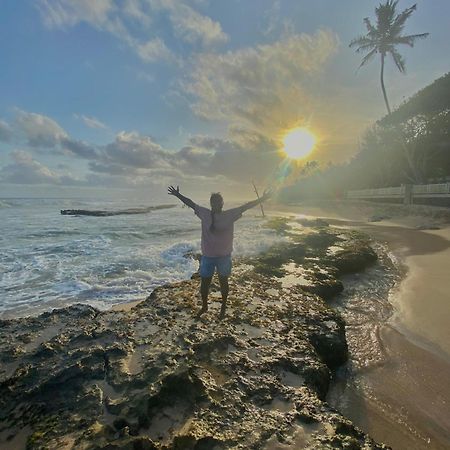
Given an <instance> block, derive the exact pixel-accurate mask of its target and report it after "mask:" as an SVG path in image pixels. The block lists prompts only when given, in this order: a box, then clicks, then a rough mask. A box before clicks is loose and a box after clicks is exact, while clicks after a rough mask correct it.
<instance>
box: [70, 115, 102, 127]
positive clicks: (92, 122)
mask: <svg viewBox="0 0 450 450" xmlns="http://www.w3.org/2000/svg"><path fill="white" fill-rule="evenodd" d="M74 117H75V118H76V119H79V120H81V121H82V122H84V124H85V125H86V126H88V127H89V128H98V129H103V130H105V129H107V128H108V127H107V126H106V125H105V124H104V123H103V122H101V121H100V120H98V119H97V118H95V117H89V116H85V115H83V114H74Z"/></svg>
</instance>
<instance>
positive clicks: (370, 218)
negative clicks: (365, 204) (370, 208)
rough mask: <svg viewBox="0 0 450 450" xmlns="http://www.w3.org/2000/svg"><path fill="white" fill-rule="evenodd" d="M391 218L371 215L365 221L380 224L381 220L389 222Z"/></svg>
mask: <svg viewBox="0 0 450 450" xmlns="http://www.w3.org/2000/svg"><path fill="white" fill-rule="evenodd" d="M390 218H391V217H389V216H382V215H377V214H375V215H373V216H371V217H369V218H368V219H367V221H368V222H381V221H382V220H389V219H390Z"/></svg>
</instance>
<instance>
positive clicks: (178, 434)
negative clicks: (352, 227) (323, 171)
mask: <svg viewBox="0 0 450 450" xmlns="http://www.w3.org/2000/svg"><path fill="white" fill-rule="evenodd" d="M282 225H283V223H279V222H278V221H275V223H272V224H271V226H272V227H273V228H274V229H276V230H280V229H281V230H283V231H282V232H284V228H283V227H282ZM294 235H295V236H296V238H295V240H294V241H293V242H292V243H289V244H286V243H285V242H282V243H280V244H279V245H278V246H277V247H274V248H272V249H271V250H270V251H268V252H267V253H265V254H262V255H260V256H259V257H256V258H254V259H252V265H250V264H247V265H246V264H245V262H244V263H243V264H241V265H239V266H238V267H236V270H235V271H234V273H233V275H232V280H231V282H232V284H233V286H234V289H233V294H232V295H231V296H230V304H229V308H228V310H227V316H226V318H225V320H224V321H218V320H217V315H218V309H219V306H218V305H219V304H220V301H218V299H219V297H220V291H219V287H218V286H217V285H213V286H212V292H211V304H210V306H211V309H210V310H209V311H208V313H206V314H205V315H204V316H202V317H201V318H200V319H197V318H196V317H195V312H196V311H197V310H198V280H196V279H191V280H185V281H180V282H178V283H172V284H169V285H165V286H161V287H158V288H157V289H155V291H153V293H152V294H151V295H150V296H149V297H147V298H146V299H145V301H143V302H139V303H138V304H137V305H134V306H133V307H131V308H129V311H128V312H123V311H122V312H121V311H100V310H96V309H95V308H93V307H90V306H87V305H82V304H76V305H72V306H69V307H65V308H61V309H55V310H54V311H52V312H50V313H43V314H41V315H40V316H38V317H37V318H24V319H17V320H10V321H5V322H4V323H3V325H4V327H3V329H2V336H1V339H0V343H1V344H2V345H1V346H0V347H1V348H0V357H1V360H2V361H4V363H5V364H4V365H2V370H1V371H0V372H1V380H0V381H1V383H0V387H1V394H2V395H0V398H1V401H0V406H1V408H0V409H2V412H3V414H2V423H1V429H0V432H1V433H2V436H1V437H0V448H10V447H11V445H12V444H18V445H22V443H23V442H25V441H26V442H27V448H28V447H29V448H40V447H46V448H55V449H56V448H57V449H62V448H68V449H69V448H80V449H83V448H93V447H94V446H95V447H96V448H109V447H110V446H111V445H112V444H113V445H114V446H117V447H118V448H119V447H120V448H122V447H123V448H125V447H126V448H128V447H130V448H131V447H133V448H138V447H139V448H141V447H142V448H144V447H145V448H154V449H155V450H156V449H162V448H167V447H170V448H172V447H174V448H175V447H176V448H178V447H179V448H194V447H195V448H200V447H202V448H203V447H205V448H206V447H208V448H212V446H215V447H217V448H221V449H226V448H235V447H236V445H237V444H239V445H240V446H242V447H243V448H244V447H245V448H263V447H264V448H282V447H283V448H284V447H286V445H291V446H293V448H303V447H305V446H310V447H311V448H321V447H322V446H323V447H329V446H331V445H332V444H333V446H335V445H338V446H340V447H348V446H351V447H352V448H362V447H364V448H368V449H374V450H375V449H380V450H381V449H383V448H386V447H385V446H384V445H382V444H377V443H376V442H375V441H374V440H373V439H372V438H371V437H370V436H368V435H367V434H365V433H364V432H362V431H361V430H359V429H358V428H355V427H354V426H353V424H352V423H351V422H350V421H349V420H348V419H346V418H345V417H344V416H343V415H341V414H340V413H338V412H337V411H336V410H334V409H333V408H331V407H330V406H329V405H328V404H327V403H326V401H325V397H326V394H327V392H328V389H329V384H330V381H331V378H332V374H333V373H334V371H335V370H336V368H337V367H340V366H341V365H342V364H343V363H344V362H345V361H346V360H347V357H348V346H347V342H346V339H345V330H344V326H345V325H344V322H343V320H342V318H341V317H340V315H339V314H338V313H337V312H336V311H334V310H333V308H332V307H330V306H329V305H328V303H327V300H328V299H330V298H331V296H332V295H333V293H334V292H336V291H340V290H341V289H342V284H341V282H340V280H339V277H340V276H341V275H343V274H346V273H347V274H348V273H354V272H359V271H360V270H363V269H364V268H365V267H369V266H371V265H372V264H373V263H374V262H375V261H376V255H375V253H374V252H373V250H372V248H371V247H370V245H369V243H368V241H367V239H365V238H363V237H362V236H360V235H359V234H358V233H352V232H349V233H343V232H342V231H341V230H337V229H332V228H331V227H325V226H323V227H320V226H319V227H318V229H316V230H312V229H309V230H308V231H307V232H303V233H294ZM336 242H338V243H339V245H340V248H341V251H340V252H336V251H332V252H328V248H329V247H330V246H332V244H333V243H336ZM300 264H304V266H305V267H307V271H308V273H307V274H306V273H304V270H305V269H304V268H303V267H302V268H300V267H299V269H298V270H299V273H304V274H305V276H307V277H308V278H306V279H303V281H300V280H299V282H298V283H294V284H291V283H289V284H288V285H286V286H284V285H283V283H282V282H281V281H280V280H279V276H280V273H284V276H285V277H286V278H288V277H289V273H291V272H290V271H292V273H295V270H296V269H295V268H293V267H292V266H293V265H294V266H296V267H297V265H300ZM308 280H309V281H308ZM319 292H320V293H321V294H319ZM128 307H130V305H128ZM40 405H41V406H43V409H39V408H40ZM28 425H30V427H28V428H27V426H28ZM249 431H251V432H249ZM10 444H11V445H10Z"/></svg>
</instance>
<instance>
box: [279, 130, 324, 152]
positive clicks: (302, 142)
mask: <svg viewBox="0 0 450 450" xmlns="http://www.w3.org/2000/svg"><path fill="white" fill-rule="evenodd" d="M283 143H284V148H283V150H284V153H286V155H287V157H288V158H290V159H301V158H305V157H306V156H308V155H309V154H310V153H311V151H312V150H313V148H314V145H315V143H316V137H315V136H314V135H313V134H312V133H311V131H309V130H308V129H307V128H294V129H293V130H291V131H289V133H287V134H286V136H285V137H284V139H283Z"/></svg>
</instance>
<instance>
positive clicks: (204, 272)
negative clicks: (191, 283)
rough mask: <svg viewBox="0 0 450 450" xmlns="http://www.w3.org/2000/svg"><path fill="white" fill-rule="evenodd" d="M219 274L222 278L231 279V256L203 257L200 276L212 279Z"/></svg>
mask: <svg viewBox="0 0 450 450" xmlns="http://www.w3.org/2000/svg"><path fill="white" fill-rule="evenodd" d="M216 268H217V273H218V274H219V276H221V277H229V276H230V274H231V256H230V255H228V256H214V257H213V256H202V259H201V261H200V276H201V277H202V278H210V277H212V276H213V275H214V271H215V270H216Z"/></svg>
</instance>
